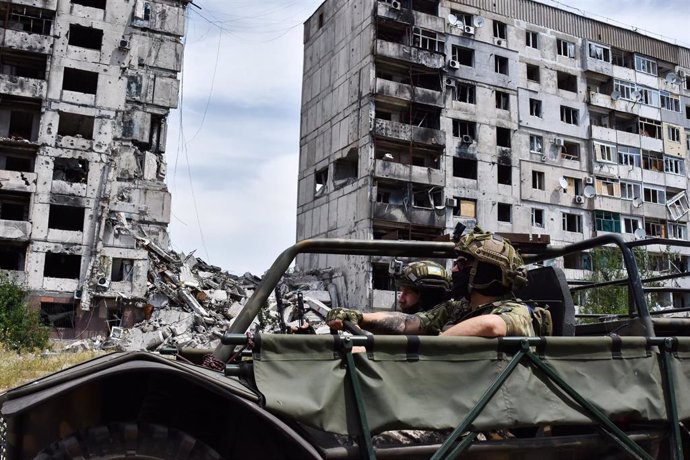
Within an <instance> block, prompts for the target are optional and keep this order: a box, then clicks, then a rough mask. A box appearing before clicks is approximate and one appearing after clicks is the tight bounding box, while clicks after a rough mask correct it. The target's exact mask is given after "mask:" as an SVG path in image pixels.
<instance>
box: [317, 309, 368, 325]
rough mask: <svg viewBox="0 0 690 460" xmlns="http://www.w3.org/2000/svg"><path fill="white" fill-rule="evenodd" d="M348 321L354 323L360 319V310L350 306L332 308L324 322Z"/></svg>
mask: <svg viewBox="0 0 690 460" xmlns="http://www.w3.org/2000/svg"><path fill="white" fill-rule="evenodd" d="M337 320H340V321H350V322H352V323H354V324H357V323H359V322H360V321H362V312H361V311H359V310H353V309H351V308H334V309H332V310H331V311H329V312H328V314H327V315H326V323H331V322H333V321H337Z"/></svg>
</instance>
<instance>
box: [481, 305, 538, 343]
mask: <svg viewBox="0 0 690 460" xmlns="http://www.w3.org/2000/svg"><path fill="white" fill-rule="evenodd" d="M489 313H490V314H493V315H498V316H500V317H501V319H502V320H503V321H505V323H506V327H507V328H506V336H534V328H533V327H532V315H531V314H530V312H529V308H528V307H527V305H525V304H523V303H521V302H518V301H515V300H509V301H503V302H500V303H498V305H497V306H496V308H494V309H492V310H491V311H490V312H489Z"/></svg>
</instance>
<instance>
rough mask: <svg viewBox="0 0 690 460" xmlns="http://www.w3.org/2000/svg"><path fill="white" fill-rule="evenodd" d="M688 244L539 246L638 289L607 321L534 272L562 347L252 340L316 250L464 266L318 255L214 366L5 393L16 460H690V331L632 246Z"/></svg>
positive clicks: (174, 361)
mask: <svg viewBox="0 0 690 460" xmlns="http://www.w3.org/2000/svg"><path fill="white" fill-rule="evenodd" d="M677 244H681V245H686V246H687V245H688V244H687V242H678V241H670V240H659V239H647V240H641V241H635V242H627V243H626V242H624V241H623V239H621V237H620V236H619V235H615V234H610V235H604V236H599V237H597V238H594V239H592V240H588V241H584V242H580V243H577V244H573V245H570V246H567V247H563V248H549V247H546V248H543V249H538V250H537V249H525V250H523V256H524V258H525V262H526V263H530V264H535V263H539V262H542V261H548V260H549V259H554V258H557V257H561V256H564V255H567V254H573V253H576V252H579V251H586V250H589V249H592V248H596V247H599V246H602V245H608V246H612V247H615V248H618V249H620V251H621V254H622V259H623V261H624V265H625V269H626V270H627V275H628V276H627V279H623V280H611V281H609V282H607V283H604V284H603V285H599V286H594V287H595V288H602V287H603V288H607V287H608V286H612V285H627V287H628V289H627V291H628V299H629V302H628V305H629V311H628V312H627V313H626V314H624V315H618V316H613V317H604V318H600V320H599V321H594V322H590V323H589V324H578V323H576V321H575V314H574V312H575V309H574V305H573V299H572V296H571V291H570V289H571V287H572V286H568V284H567V281H566V280H565V278H564V276H563V272H562V271H560V270H559V269H557V268H554V267H552V266H549V264H545V265H544V266H542V267H539V268H535V269H534V270H530V271H529V278H530V284H529V285H528V286H527V287H526V288H525V290H524V291H521V292H520V293H519V296H520V297H521V298H522V299H524V300H528V301H529V302H534V303H537V304H540V305H548V306H549V308H550V310H551V312H552V316H553V319H554V328H555V330H554V336H552V337H508V338H501V339H487V338H477V337H466V338H465V337H462V338H461V337H458V338H447V337H429V336H427V337H420V336H378V335H377V336H372V335H365V336H359V335H346V334H340V335H339V334H331V335H329V334H326V335H290V334H260V333H257V334H254V335H251V334H245V331H246V330H247V328H248V327H249V326H250V324H251V322H252V320H253V319H254V317H255V316H256V315H257V313H258V312H259V311H260V309H261V308H262V307H263V306H264V305H265V304H266V301H267V299H268V297H269V295H270V294H271V292H272V291H273V289H274V287H275V286H276V284H277V283H278V281H279V280H280V278H281V276H282V274H283V273H284V272H285V270H286V269H287V268H288V267H289V265H290V264H291V262H292V260H293V259H294V257H295V255H296V254H298V253H300V252H305V253H332V254H358V255H372V256H394V257H410V258H414V257H424V258H427V259H434V260H441V261H442V260H443V259H447V258H452V257H453V256H454V254H453V246H454V245H453V243H452V242H413V241H356V240H307V241H302V242H299V243H297V244H295V245H294V246H292V247H290V248H288V249H287V250H286V251H284V252H283V253H282V254H281V255H280V256H279V257H278V258H277V259H276V261H275V263H274V264H273V266H272V267H271V268H270V269H269V271H268V272H267V273H266V274H265V276H264V278H263V280H262V283H261V285H260V286H259V287H258V288H257V290H256V291H255V293H254V295H253V296H252V297H251V298H250V299H249V300H248V301H247V303H246V305H245V308H244V309H243V310H242V312H241V313H240V314H239V316H238V317H237V318H236V319H235V322H234V323H233V325H232V328H231V330H230V331H229V332H228V333H227V334H226V335H225V336H224V337H223V340H222V345H220V346H219V347H218V348H217V349H216V350H212V355H210V356H211V357H209V356H207V357H205V358H204V357H203V355H201V354H198V353H194V352H191V351H189V350H177V352H176V353H175V355H174V356H164V355H161V354H154V353H143V352H134V353H112V354H108V355H105V356H101V357H98V358H96V359H93V360H91V361H88V362H85V363H82V364H79V365H77V366H74V367H72V368H69V369H67V370H64V371H61V372H58V373H55V374H53V375H50V376H48V377H46V378H42V379H39V380H37V381H35V382H32V383H30V384H28V385H24V386H21V387H18V388H15V389H13V390H11V391H9V392H7V393H5V394H3V395H0V404H2V406H1V415H2V419H0V427H1V428H0V442H1V443H2V444H0V458H2V459H7V460H10V459H11V460H15V459H25V458H39V459H51V458H55V459H58V458H59V459H68V458H74V459H81V458H107V459H114V458H125V457H127V458H140V459H156V458H160V459H168V458H180V459H182V458H189V459H213V458H226V459H234V458H256V459H302V458H304V459H322V458H325V459H358V458H368V459H372V458H379V459H389V458H404V459H416V458H420V459H421V458H433V459H441V458H482V459H504V458H511V459H513V458H514V459H528V458H534V459H550V458H558V459H559V460H564V459H580V458H592V459H595V458H597V459H599V458H606V459H610V458H638V459H652V458H657V459H681V458H683V457H684V455H686V454H687V453H688V442H689V439H690V437H689V433H688V430H687V428H686V426H685V423H686V422H687V421H688V419H690V397H688V395H690V363H689V359H690V339H688V338H687V337H686V336H687V335H688V334H687V333H688V331H689V330H690V328H689V327H688V326H689V323H690V319H687V318H683V317H670V316H668V315H657V314H656V312H653V313H650V311H649V310H648V308H647V306H646V303H645V289H647V288H645V287H644V285H645V283H646V282H647V281H649V280H642V279H640V272H639V270H638V267H637V265H636V263H635V257H634V254H633V251H632V249H631V248H632V247H634V246H641V245H662V246H663V245H677ZM681 275H683V274H681ZM667 278H669V277H668V276H667V277H665V278H664V279H667ZM656 280H657V281H658V280H659V278H658V277H657V278H656ZM590 287H592V286H590ZM684 310H685V309H679V310H677V311H684ZM664 313H668V310H667V311H665V312H664ZM353 346H363V347H365V348H366V353H353V352H352V348H353ZM202 361H205V362H206V364H207V366H203V365H201V364H202ZM409 430H415V431H414V432H413V433H415V436H413V438H414V439H413V441H410V442H403V441H398V440H399V439H401V437H402V436H388V437H386V435H387V434H399V435H404V434H409V433H410V431H409ZM381 433H383V434H381ZM427 435H428V436H427ZM391 439H392V440H391Z"/></svg>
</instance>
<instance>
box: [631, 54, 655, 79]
mask: <svg viewBox="0 0 690 460" xmlns="http://www.w3.org/2000/svg"><path fill="white" fill-rule="evenodd" d="M635 70H636V71H637V72H641V73H645V74H647V75H653V76H655V77H656V76H658V75H659V72H658V66H657V62H656V60H655V59H652V58H648V57H645V56H642V55H640V54H636V55H635Z"/></svg>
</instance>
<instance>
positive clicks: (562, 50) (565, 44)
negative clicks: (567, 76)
mask: <svg viewBox="0 0 690 460" xmlns="http://www.w3.org/2000/svg"><path fill="white" fill-rule="evenodd" d="M556 48H557V49H558V54H559V55H560V56H565V57H569V58H575V43H573V42H569V41H566V40H561V39H560V38H559V39H557V40H556Z"/></svg>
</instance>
